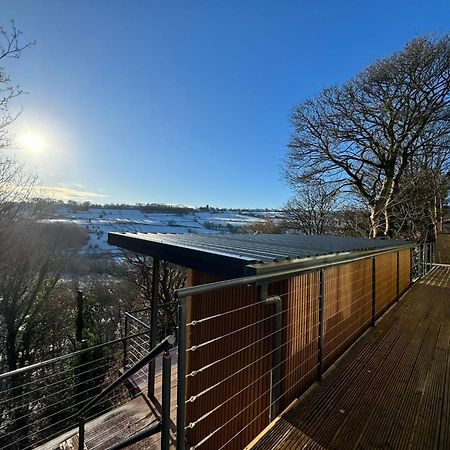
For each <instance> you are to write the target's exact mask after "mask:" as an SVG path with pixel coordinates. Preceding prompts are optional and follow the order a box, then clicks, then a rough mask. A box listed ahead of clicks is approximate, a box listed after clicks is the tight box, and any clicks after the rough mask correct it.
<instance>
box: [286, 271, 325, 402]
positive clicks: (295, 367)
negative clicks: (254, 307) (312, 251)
mask: <svg viewBox="0 0 450 450" xmlns="http://www.w3.org/2000/svg"><path fill="white" fill-rule="evenodd" d="M319 282H320V278H319V272H314V273H310V274H306V275H301V276H298V277H295V278H291V279H290V280H289V285H288V292H289V293H288V295H286V296H284V297H283V311H284V313H283V334H282V336H283V351H282V360H283V364H282V373H281V377H282V383H281V386H282V390H281V392H282V395H283V397H282V399H281V409H283V408H285V407H287V406H288V405H289V404H290V403H291V402H292V401H293V400H294V399H296V398H297V397H298V396H299V395H301V394H302V393H303V392H304V391H305V390H306V389H307V388H308V387H309V386H310V385H311V384H312V383H313V382H314V381H315V380H316V379H317V360H318V329H319V292H320V286H319Z"/></svg>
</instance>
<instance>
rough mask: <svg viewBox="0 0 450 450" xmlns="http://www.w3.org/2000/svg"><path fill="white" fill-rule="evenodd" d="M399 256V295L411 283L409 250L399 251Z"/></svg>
mask: <svg viewBox="0 0 450 450" xmlns="http://www.w3.org/2000/svg"><path fill="white" fill-rule="evenodd" d="M399 258H400V259H399V291H400V295H401V294H403V292H405V291H406V289H408V287H409V285H410V283H411V250H409V249H408V250H402V251H400V252H399Z"/></svg>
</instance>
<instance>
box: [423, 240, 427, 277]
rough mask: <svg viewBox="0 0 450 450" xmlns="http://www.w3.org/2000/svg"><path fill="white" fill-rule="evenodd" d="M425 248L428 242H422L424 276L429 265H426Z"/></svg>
mask: <svg viewBox="0 0 450 450" xmlns="http://www.w3.org/2000/svg"><path fill="white" fill-rule="evenodd" d="M425 248H426V244H422V277H424V276H425V274H426V273H427V267H426V265H425V261H426V259H425Z"/></svg>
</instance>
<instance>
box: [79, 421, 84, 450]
mask: <svg viewBox="0 0 450 450" xmlns="http://www.w3.org/2000/svg"><path fill="white" fill-rule="evenodd" d="M78 450H84V417H79V418H78Z"/></svg>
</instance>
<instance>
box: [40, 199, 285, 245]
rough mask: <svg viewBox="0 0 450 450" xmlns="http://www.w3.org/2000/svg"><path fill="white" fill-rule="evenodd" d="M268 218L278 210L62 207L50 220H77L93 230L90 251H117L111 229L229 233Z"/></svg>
mask: <svg viewBox="0 0 450 450" xmlns="http://www.w3.org/2000/svg"><path fill="white" fill-rule="evenodd" d="M266 218H272V219H274V220H277V219H278V213H276V212H267V211H250V212H248V211H246V212H245V213H241V214H239V213H238V212H231V211H212V212H208V211H201V212H191V213H187V214H162V213H144V212H141V211H139V210H137V209H95V208H92V209H89V210H87V211H75V212H74V211H70V210H69V209H67V208H59V209H57V210H56V211H55V213H54V214H53V215H52V217H50V218H49V219H48V222H66V223H74V224H77V225H79V226H81V227H83V228H85V229H86V230H87V231H88V232H89V236H90V238H89V242H88V244H87V245H86V247H85V250H86V251H87V252H103V251H111V250H113V249H112V248H111V246H109V245H108V243H107V242H106V241H107V238H108V232H109V231H118V232H125V231H132V232H133V231H135V232H143V233H226V232H231V231H235V230H236V229H237V228H239V227H242V226H244V225H249V224H252V223H255V222H259V221H262V220H264V219H266Z"/></svg>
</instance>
